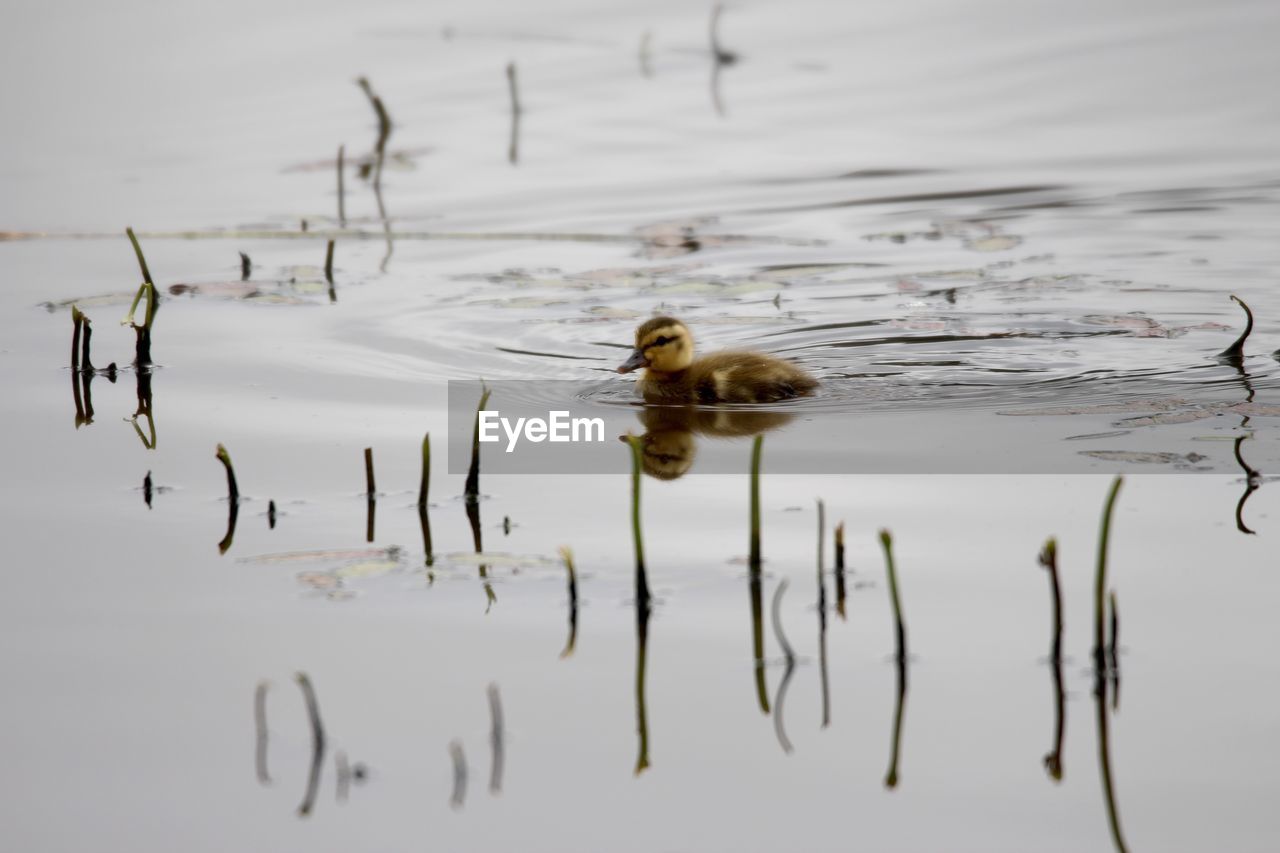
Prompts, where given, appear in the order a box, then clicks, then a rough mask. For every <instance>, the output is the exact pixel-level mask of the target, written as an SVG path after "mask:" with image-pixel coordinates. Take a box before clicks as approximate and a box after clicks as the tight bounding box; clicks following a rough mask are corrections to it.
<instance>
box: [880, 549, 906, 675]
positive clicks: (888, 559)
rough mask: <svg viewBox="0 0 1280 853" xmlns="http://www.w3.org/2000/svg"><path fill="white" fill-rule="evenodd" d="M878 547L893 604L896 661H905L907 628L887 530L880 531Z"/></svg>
mask: <svg viewBox="0 0 1280 853" xmlns="http://www.w3.org/2000/svg"><path fill="white" fill-rule="evenodd" d="M880 545H881V547H883V548H884V564H885V572H886V573H887V574H888V575H889V598H890V600H891V601H892V602H893V621H894V624H895V626H896V632H897V646H898V648H897V655H896V657H897V659H898V661H899V662H902V661H905V660H906V659H907V626H906V622H905V621H904V620H903V618H902V599H901V597H900V596H899V595H898V572H897V569H896V567H895V566H894V563H893V535H892V534H891V533H890V532H889V531H888V530H881V531H880Z"/></svg>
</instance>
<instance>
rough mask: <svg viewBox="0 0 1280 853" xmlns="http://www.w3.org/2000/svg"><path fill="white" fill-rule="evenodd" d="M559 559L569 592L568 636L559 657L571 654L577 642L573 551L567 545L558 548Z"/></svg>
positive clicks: (575, 583)
mask: <svg viewBox="0 0 1280 853" xmlns="http://www.w3.org/2000/svg"><path fill="white" fill-rule="evenodd" d="M560 559H562V560H563V561H564V568H565V574H566V584H567V589H568V593H569V638H568V639H567V640H565V643H564V650H563V651H561V652H560V657H561V658H567V657H569V655H571V654H573V650H574V647H575V646H577V643H578V572H577V570H576V569H575V568H574V565H573V551H571V550H569V547H568V546H567V545H566V546H562V547H561V548H560Z"/></svg>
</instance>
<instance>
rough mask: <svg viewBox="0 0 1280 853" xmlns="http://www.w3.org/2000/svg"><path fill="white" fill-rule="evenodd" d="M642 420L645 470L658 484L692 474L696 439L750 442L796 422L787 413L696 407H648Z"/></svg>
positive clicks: (643, 411) (643, 412) (696, 445)
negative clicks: (736, 439) (742, 440)
mask: <svg viewBox="0 0 1280 853" xmlns="http://www.w3.org/2000/svg"><path fill="white" fill-rule="evenodd" d="M638 417H639V418H640V423H641V424H642V425H643V426H644V433H643V434H641V435H640V436H639V441H640V453H641V462H642V465H643V470H644V473H645V474H647V475H648V476H650V477H653V478H654V479H657V480H677V479H679V478H680V477H683V476H684V475H685V474H687V473H689V470H690V469H691V468H692V467H693V463H694V459H695V458H696V457H697V454H698V443H697V438H696V436H704V437H709V438H725V439H733V438H749V437H752V436H760V435H762V434H764V433H766V432H770V431H771V430H775V429H778V428H780V427H782V426H785V425H786V424H789V423H791V421H793V420H795V415H792V414H788V413H786V412H761V411H750V410H744V409H722V408H703V407H694V406H645V407H643V408H642V409H641V410H640V412H639V415H638ZM623 440H626V437H625V436H624V437H623Z"/></svg>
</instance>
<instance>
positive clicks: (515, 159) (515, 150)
mask: <svg viewBox="0 0 1280 853" xmlns="http://www.w3.org/2000/svg"><path fill="white" fill-rule="evenodd" d="M507 91H508V92H509V93H510V95H511V142H510V144H509V145H508V146H507V162H508V163H510V164H511V165H512V166H515V165H517V164H518V163H519V162H520V116H522V115H523V114H524V108H523V107H521V106H520V89H519V87H518V86H517V85H516V64H515V63H514V62H508V63H507Z"/></svg>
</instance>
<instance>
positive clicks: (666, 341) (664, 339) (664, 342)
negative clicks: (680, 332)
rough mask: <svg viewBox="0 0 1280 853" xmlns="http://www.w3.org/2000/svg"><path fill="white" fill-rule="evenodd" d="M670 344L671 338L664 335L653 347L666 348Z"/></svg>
mask: <svg viewBox="0 0 1280 853" xmlns="http://www.w3.org/2000/svg"><path fill="white" fill-rule="evenodd" d="M669 343H671V338H668V337H667V336H666V335H663V336H662V337H660V338H658V339H657V340H656V341H654V342H653V345H654V346H655V347H665V346H666V345H667V344H669Z"/></svg>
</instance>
